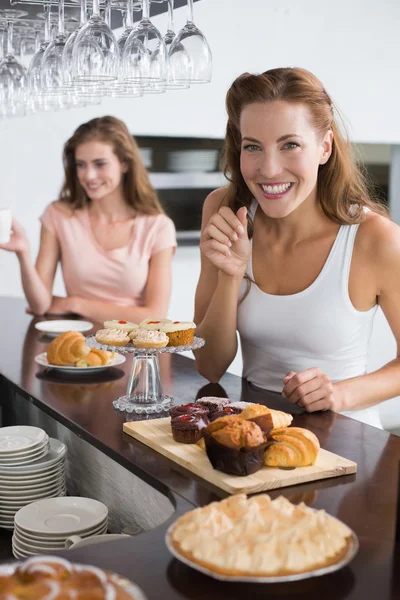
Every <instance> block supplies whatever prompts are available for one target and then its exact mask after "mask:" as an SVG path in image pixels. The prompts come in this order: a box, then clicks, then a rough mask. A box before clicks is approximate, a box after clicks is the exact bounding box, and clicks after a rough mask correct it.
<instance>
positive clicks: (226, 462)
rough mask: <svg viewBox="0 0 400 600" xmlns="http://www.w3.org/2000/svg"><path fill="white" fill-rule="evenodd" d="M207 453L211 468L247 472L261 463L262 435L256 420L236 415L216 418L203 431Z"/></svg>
mask: <svg viewBox="0 0 400 600" xmlns="http://www.w3.org/2000/svg"><path fill="white" fill-rule="evenodd" d="M203 436H204V440H205V445H206V452H207V456H208V458H209V460H210V462H211V464H212V466H213V468H214V469H217V470H218V471H223V472H224V473H229V474H231V475H250V474H251V473H255V472H256V471H258V470H259V469H261V467H262V465H263V458H264V450H265V447H266V442H265V437H264V434H263V432H262V431H261V429H260V428H259V426H258V425H256V423H252V422H251V421H246V420H244V419H242V418H241V417H239V416H228V417H221V418H219V419H216V420H215V421H213V422H212V423H210V424H209V425H207V427H206V428H205V429H204V431H203Z"/></svg>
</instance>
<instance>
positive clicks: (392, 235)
mask: <svg viewBox="0 0 400 600" xmlns="http://www.w3.org/2000/svg"><path fill="white" fill-rule="evenodd" d="M357 238H358V239H356V243H357V245H358V247H359V249H360V250H361V251H362V252H363V253H364V254H365V255H366V256H368V257H369V258H370V259H371V260H372V261H373V262H374V263H375V264H377V265H378V266H379V267H385V266H388V265H391V264H393V262H399V261H400V227H399V226H398V225H396V223H394V222H393V221H391V220H390V219H389V218H387V217H383V216H382V215H378V214H377V213H375V212H373V211H369V212H367V213H366V215H365V219H364V220H363V222H362V223H361V224H360V227H359V234H358V235H357Z"/></svg>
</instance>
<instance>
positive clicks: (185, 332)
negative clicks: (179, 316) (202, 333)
mask: <svg viewBox="0 0 400 600" xmlns="http://www.w3.org/2000/svg"><path fill="white" fill-rule="evenodd" d="M195 330H196V325H195V323H193V321H171V322H169V323H165V324H163V325H161V327H160V331H163V332H164V333H166V334H167V336H168V339H169V341H168V346H187V345H189V344H193V342H194V332H195Z"/></svg>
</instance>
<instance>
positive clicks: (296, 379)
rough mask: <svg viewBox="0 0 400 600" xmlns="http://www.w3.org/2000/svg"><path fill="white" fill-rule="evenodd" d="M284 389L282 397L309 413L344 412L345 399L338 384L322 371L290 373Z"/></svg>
mask: <svg viewBox="0 0 400 600" xmlns="http://www.w3.org/2000/svg"><path fill="white" fill-rule="evenodd" d="M283 383H284V388H283V390H282V396H284V397H285V398H287V399H288V400H289V402H292V403H293V404H297V405H298V406H301V407H302V408H304V409H305V410H306V411H307V412H315V411H317V410H333V411H335V412H340V411H341V410H343V397H342V392H341V390H340V388H339V387H338V386H337V384H335V383H332V381H331V380H330V378H329V377H328V376H327V375H325V373H322V371H321V369H319V368H318V367H314V368H312V369H306V370H305V371H301V372H300V373H295V372H294V371H289V373H287V374H286V376H285V377H284V379H283Z"/></svg>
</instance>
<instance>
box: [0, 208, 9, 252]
mask: <svg viewBox="0 0 400 600" xmlns="http://www.w3.org/2000/svg"><path fill="white" fill-rule="evenodd" d="M11 224H12V217H11V209H9V208H0V244H8V242H9V241H10V239H11Z"/></svg>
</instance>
